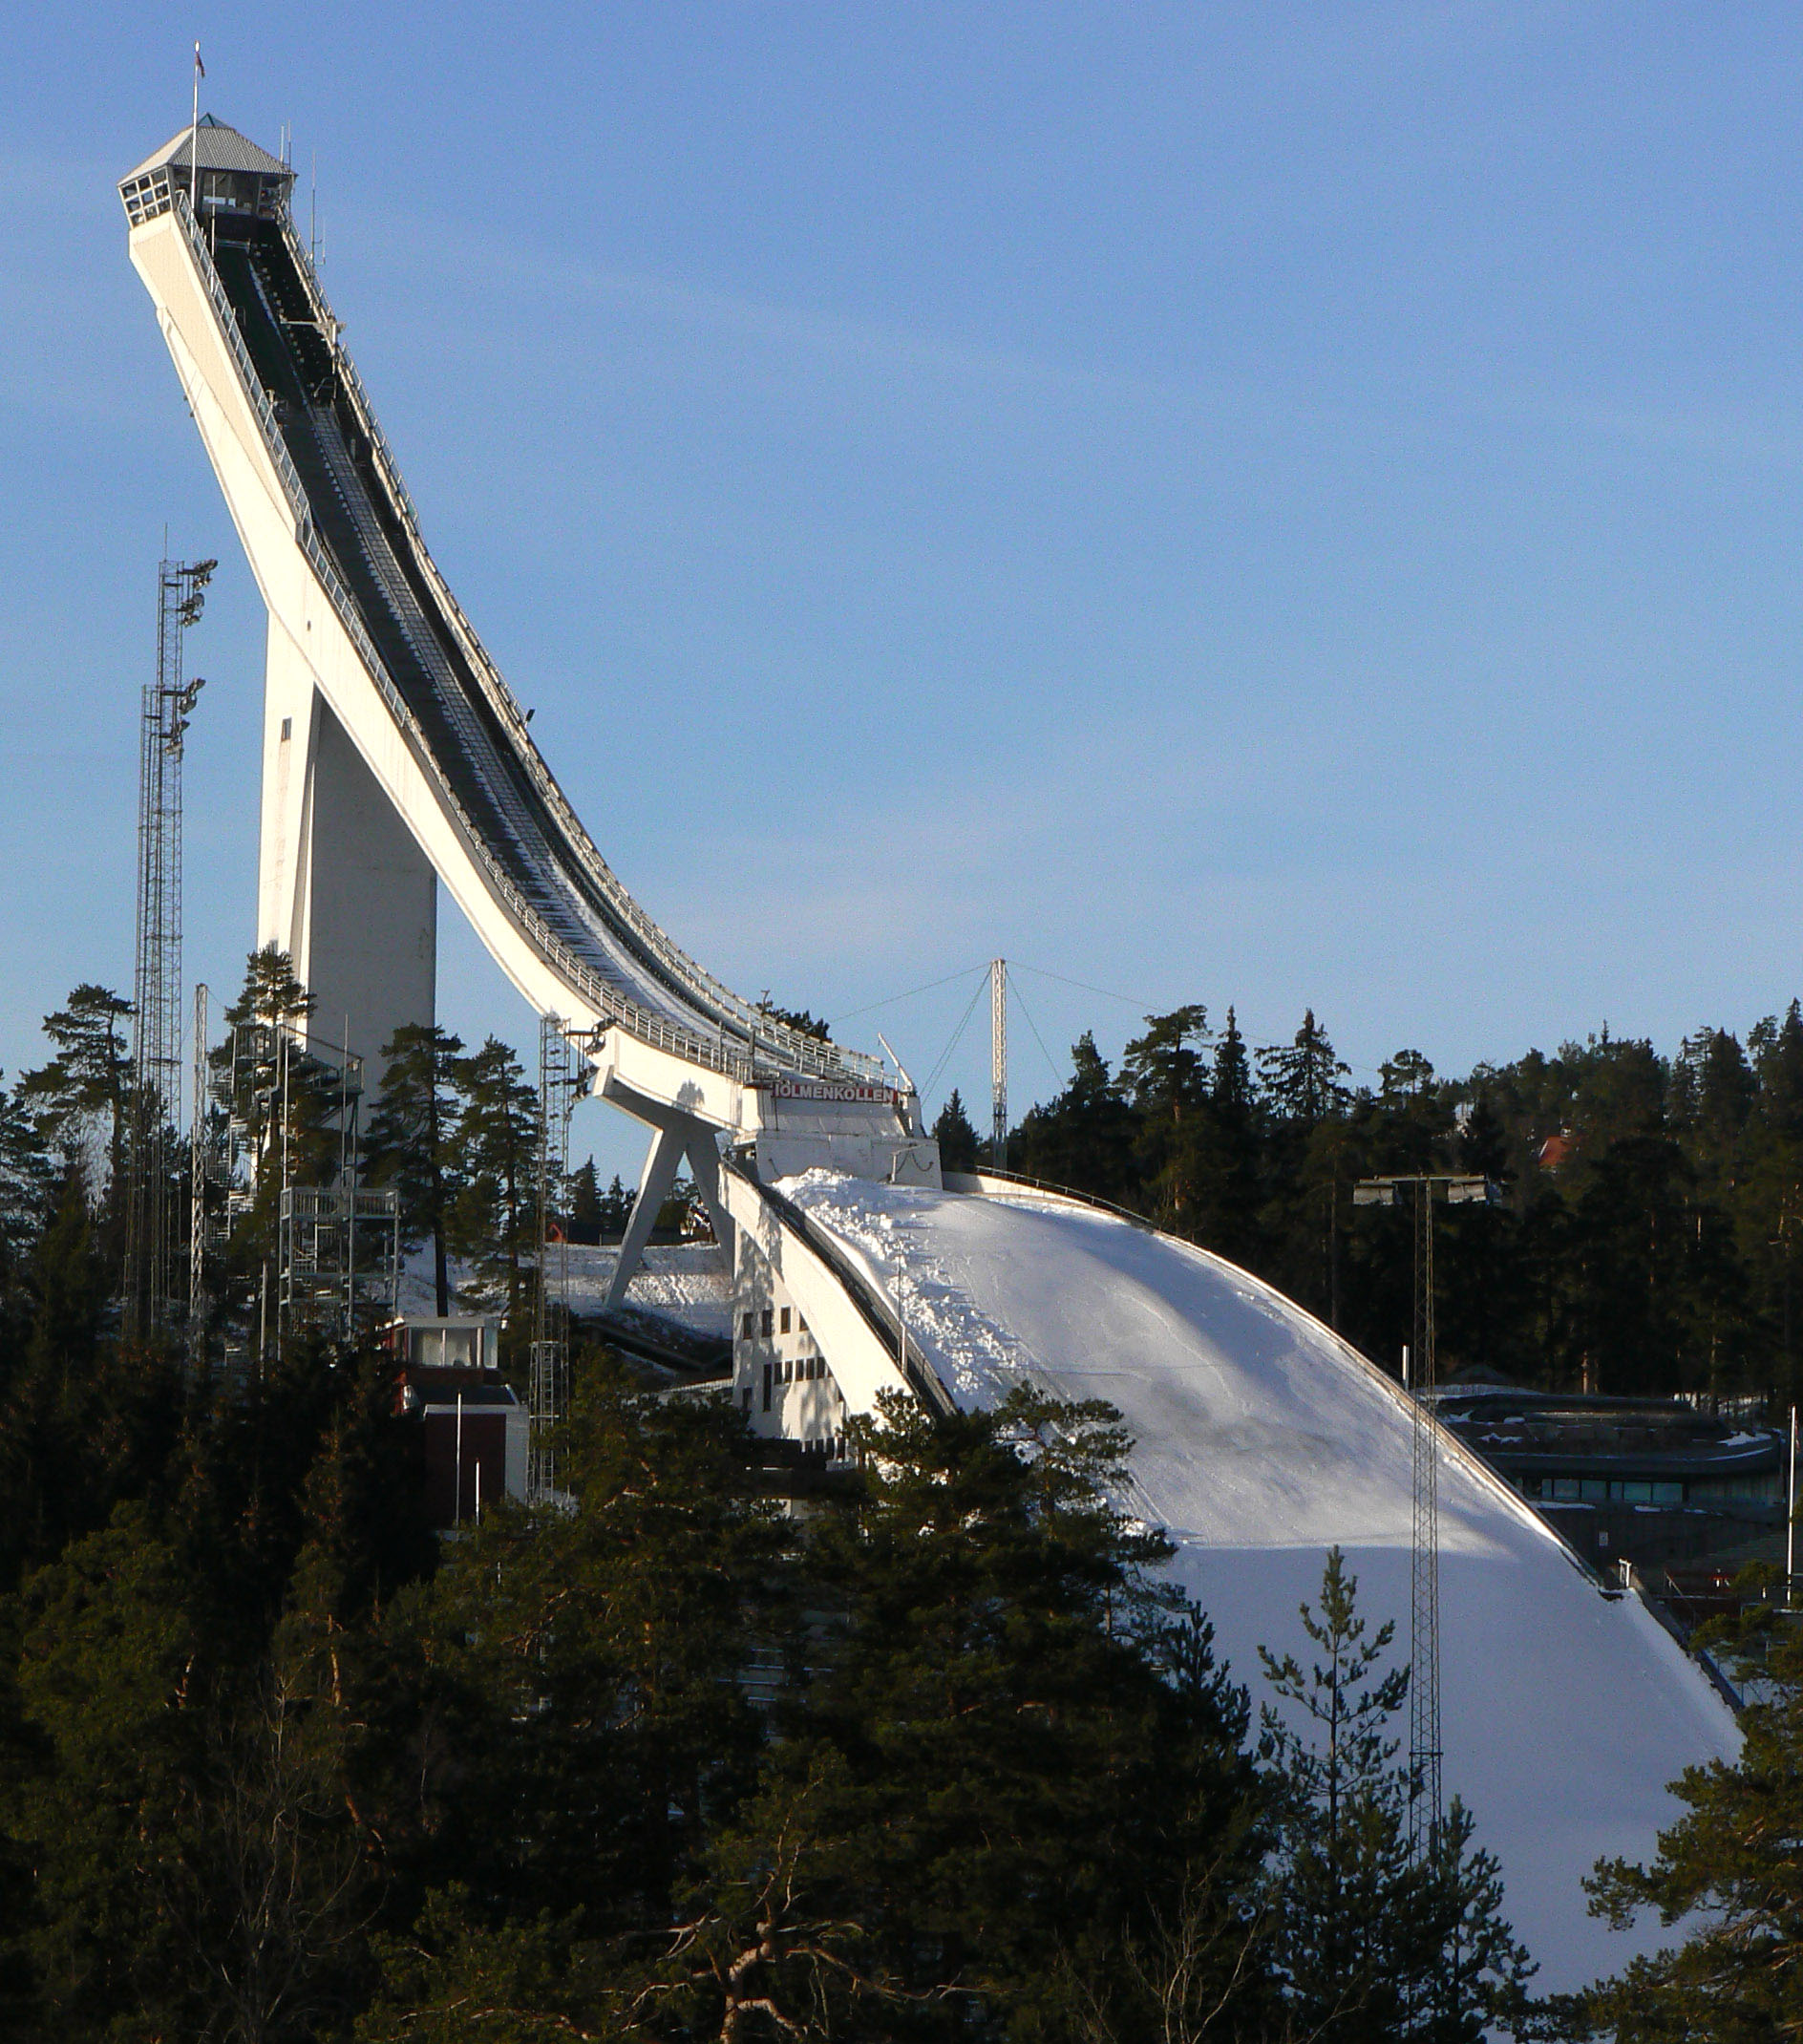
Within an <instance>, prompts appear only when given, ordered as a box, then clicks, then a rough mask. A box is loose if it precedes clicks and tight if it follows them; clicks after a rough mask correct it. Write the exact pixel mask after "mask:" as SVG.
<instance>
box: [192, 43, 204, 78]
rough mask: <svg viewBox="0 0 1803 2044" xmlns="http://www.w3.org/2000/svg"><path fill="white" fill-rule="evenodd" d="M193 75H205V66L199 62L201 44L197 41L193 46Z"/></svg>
mask: <svg viewBox="0 0 1803 2044" xmlns="http://www.w3.org/2000/svg"><path fill="white" fill-rule="evenodd" d="M194 75H195V76H196V77H197V78H203V77H205V76H206V66H205V65H204V64H202V62H201V46H200V44H199V43H196V44H195V46H194Z"/></svg>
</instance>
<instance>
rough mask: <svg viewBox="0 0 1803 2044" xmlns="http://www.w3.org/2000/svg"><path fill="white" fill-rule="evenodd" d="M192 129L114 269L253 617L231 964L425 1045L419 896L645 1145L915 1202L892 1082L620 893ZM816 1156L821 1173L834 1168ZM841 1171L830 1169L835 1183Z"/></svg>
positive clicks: (356, 399)
mask: <svg viewBox="0 0 1803 2044" xmlns="http://www.w3.org/2000/svg"><path fill="white" fill-rule="evenodd" d="M292 182H293V178H292V172H291V171H290V170H289V168H288V166H287V165H286V164H285V163H283V162H282V161H281V160H278V159H277V158H274V157H272V156H270V155H268V154H267V152H265V151H264V150H262V149H260V148H258V147H257V145H256V144H255V143H253V142H251V141H249V140H247V139H246V138H244V136H242V135H240V134H238V133H237V131H236V130H234V129H231V128H228V127H224V126H223V125H221V124H220V123H218V122H216V121H213V120H212V119H211V118H210V117H209V118H208V119H206V120H204V121H202V122H201V123H200V124H199V126H198V127H197V128H195V129H194V130H192V131H190V130H188V129H183V130H182V131H181V133H180V134H179V135H178V136H176V137H175V138H172V139H171V141H170V142H169V143H167V144H166V145H165V146H164V148H162V149H161V150H159V152H158V153H157V154H156V155H155V156H153V157H151V158H150V159H149V160H147V161H146V162H144V163H143V164H140V165H139V166H138V169H137V170H135V171H134V172H133V173H132V174H131V175H130V176H129V177H128V178H126V179H125V180H124V181H122V182H121V184H120V195H121V198H122V200H123V202H124V205H125V210H126V216H127V220H128V222H129V224H130V246H131V254H132V261H133V263H134V265H135V266H137V268H138V272H139V274H140V275H141V277H142V278H143V280H144V282H145V284H146V286H147V287H148V288H149V290H150V293H151V296H152V298H153V300H154V301H155V303H156V307H157V311H158V317H159V324H160V326H161V328H162V331H163V335H164V338H165V340H166V341H167V343H168V346H169V351H170V353H171V355H172V357H173V358H174V361H175V365H176V368H177V371H178V373H179V374H180V379H181V384H182V388H183V390H184V392H185V394H186V395H187V398H188V402H189V405H190V408H191V409H192V411H193V414H194V418H195V423H196V425H197V426H198V427H199V429H200V433H201V436H202V440H203V442H204V443H205V446H206V450H207V453H208V455H209V457H210V458H211V459H212V462H213V466H214V469H215V471H216V472H217V474H218V476H219V479H220V483H221V486H222V488H223V492H224V495H225V499H226V502H227V504H228V506H229V507H230V510H231V514H232V518H233V520H234V522H235V523H236V525H237V527H238V531H239V534H240V537H241V539H242V540H243V542H244V550H245V553H246V555H247V556H248V559H249V562H250V565H251V568H252V571H253V573H254V574H255V576H256V578H257V582H258V586H259V587H260V589H261V591H262V593H263V596H264V599H265V604H266V605H267V607H268V612H269V653H268V677H267V684H266V697H265V749H264V802H263V834H262V853H261V873H260V908H259V942H260V943H275V944H277V945H279V946H280V947H282V948H283V949H285V950H286V951H287V952H288V953H289V954H290V956H291V957H292V958H293V959H294V961H295V965H296V969H297V971H298V972H299V974H300V977H301V978H302V980H303V982H304V983H305V984H306V985H307V986H308V989H309V990H311V991H312V992H313V993H314V994H315V997H316V1013H317V1015H318V1017H319V1026H320V1027H321V1028H322V1029H323V1030H329V1032H330V1033H336V1031H337V1030H338V1028H340V1027H341V1026H344V1025H345V1024H346V1023H348V1027H349V1031H350V1038H351V1043H352V1047H353V1048H355V1049H356V1050H358V1051H360V1052H362V1053H363V1054H364V1055H365V1057H366V1058H367V1059H369V1060H370V1061H371V1070H372V1071H374V1070H375V1069H377V1065H376V1060H377V1057H378V1054H379V1052H380V1049H381V1046H382V1044H383V1042H384V1041H386V1039H387V1037H388V1035H389V1034H390V1033H392V1029H393V1027H394V1026H395V1025H396V1024H397V1023H400V1022H423V1021H430V1020H431V1019H432V1015H433V1004H434V978H435V942H436V938H435V884H436V883H437V882H442V884H444V885H445V886H446V887H447V888H448V889H449V891H450V893H451V895H452V897H453V898H454V900H455V901H456V904H457V905H458V906H459V907H460V908H461V909H462V911H463V913H464V914H465V915H466V916H467V917H468V919H469V921H470V923H471V925H472V926H474V928H475V929H476V931H477V935H478V936H479V937H480V938H481V940H482V942H483V943H484V945H485V946H486V947H487V948H488V949H489V951H490V952H491V953H492V954H493V956H494V957H495V959H496V960H497V962H498V964H499V965H500V967H501V969H502V970H503V971H504V972H505V973H506V974H507V976H508V977H509V978H510V979H511V980H512V981H513V983H514V984H515V986H516V987H518V988H519V990H520V992H521V993H522V994H523V995H524V996H525V997H526V999H527V1000H528V1001H529V1002H530V1003H531V1004H532V1005H533V1007H534V1008H535V1009H536V1010H537V1011H539V1012H540V1013H541V1014H543V1015H555V1016H557V1017H559V1018H560V1019H561V1020H562V1022H563V1023H564V1024H565V1026H566V1027H567V1028H568V1029H569V1031H570V1032H571V1033H588V1034H589V1035H590V1037H591V1039H592V1041H593V1042H594V1044H595V1046H596V1056H597V1063H598V1065H599V1067H600V1068H601V1075H602V1084H603V1090H604V1092H606V1093H608V1094H609V1095H610V1096H611V1097H614V1098H616V1099H617V1100H618V1101H619V1102H620V1104H622V1105H626V1106H627V1107H628V1109H629V1110H631V1111H633V1112H640V1111H641V1110H646V1111H647V1112H646V1113H645V1114H644V1115H643V1117H642V1118H647V1119H649V1120H650V1121H651V1122H652V1125H653V1126H654V1127H661V1126H663V1124H664V1122H665V1121H666V1120H667V1119H668V1118H669V1117H670V1116H671V1115H677V1116H680V1117H683V1118H685V1119H684V1123H683V1131H682V1133H683V1135H684V1139H685V1141H687V1140H688V1139H690V1138H692V1137H693V1135H694V1133H695V1131H696V1130H697V1129H701V1128H706V1129H710V1130H728V1131H732V1132H733V1133H734V1134H735V1135H738V1136H749V1137H753V1138H754V1137H757V1136H759V1135H760V1134H761V1135H769V1134H770V1133H771V1132H773V1131H780V1130H784V1129H786V1130H788V1131H790V1132H791V1133H792V1134H812V1135H813V1136H815V1137H817V1138H820V1139H827V1138H831V1139H837V1140H839V1141H840V1142H841V1144H842V1143H843V1142H845V1141H850V1142H851V1143H852V1144H853V1148H854V1150H856V1147H857V1144H858V1142H859V1141H861V1142H862V1143H863V1144H864V1145H865V1148H866V1150H867V1151H868V1153H869V1154H868V1156H867V1157H866V1158H865V1159H864V1160H863V1161H864V1162H866V1163H868V1164H869V1165H870V1166H871V1167H872V1168H877V1169H879V1170H880V1171H882V1172H883V1174H884V1175H888V1172H890V1171H893V1170H894V1169H896V1168H897V1155H898V1153H903V1154H902V1161H901V1170H902V1175H904V1176H905V1175H908V1174H909V1172H912V1173H913V1174H914V1175H916V1176H919V1175H922V1174H925V1175H927V1176H929V1177H931V1178H936V1177H937V1159H936V1151H932V1150H931V1146H930V1145H927V1144H923V1132H922V1130H921V1128H920V1125H919V1117H918V1103H916V1102H914V1101H913V1099H912V1096H911V1089H910V1088H909V1087H908V1086H907V1084H906V1081H905V1078H904V1076H903V1075H901V1074H900V1073H899V1072H892V1071H891V1070H889V1069H888V1068H887V1067H885V1065H884V1064H883V1062H882V1061H881V1060H880V1059H879V1058H876V1057H873V1056H868V1055H865V1054H859V1053H858V1052H854V1051H848V1050H843V1049H841V1048H839V1047H838V1046H837V1045H834V1044H830V1043H825V1042H821V1041H819V1040H817V1039H816V1038H815V1037H814V1036H811V1035H809V1034H806V1033H801V1032H798V1031H796V1030H794V1029H792V1028H789V1027H788V1026H786V1025H785V1024H783V1023H782V1022H780V1021H779V1020H777V1019H776V1018H775V1017H774V1015H772V1014H771V1013H769V1012H768V1011H766V1010H765V1009H763V1008H761V1007H759V1006H758V1005H756V1004H754V1003H753V1002H750V1001H748V1000H745V999H744V998H742V997H741V996H739V995H737V994H735V993H733V992H732V990H730V989H728V988H727V987H725V986H723V985H722V984H721V983H720V982H719V981H718V980H717V979H715V978H714V977H713V976H712V975H711V973H709V972H707V971H705V970H704V969H702V968H701V967H700V966H699V965H697V964H696V962H695V961H694V960H693V959H692V958H690V957H689V955H688V953H687V952H686V951H684V950H683V949H682V947H680V946H679V945H678V944H677V943H676V942H675V941H674V940H673V939H672V938H671V937H670V936H669V935H668V933H667V932H666V931H665V930H664V929H662V928H661V927H660V926H658V925H657V923H656V922H655V921H654V920H653V919H652V918H651V917H650V916H649V915H648V914H647V913H646V911H645V910H644V909H643V908H642V907H641V906H640V905H638V903H637V902H635V901H634V900H633V899H632V897H631V896H630V895H629V894H628V893H627V891H626V888H625V887H624V886H623V885H622V884H621V883H620V881H619V879H618V878H617V877H616V876H615V874H614V873H613V872H612V871H611V869H610V868H609V867H608V865H607V863H606V862H605V860H604V859H603V857H602V855H601V853H600V851H599V850H598V848H597V847H596V845H595V843H594V841H593V840H592V839H591V838H590V836H589V834H588V832H587V831H586V830H585V829H584V828H583V824H582V822H581V820H579V819H578V817H577V816H576V813H575V811H574V809H573V808H572V807H571V805H570V803H569V801H568V800H567V799H566V798H565V797H564V795H563V792H562V789H561V788H560V787H559V785H558V782H557V780H556V777H554V776H553V774H552V773H551V770H550V768H549V767H548V765H547V764H546V763H545V760H544V758H543V756H541V753H540V751H539V749H538V747H537V745H536V744H535V743H534V742H533V739H532V735H531V734H530V732H529V731H528V730H527V719H526V717H525V715H524V713H522V712H521V710H520V705H519V703H518V702H517V701H516V699H515V698H514V696H513V694H512V692H510V691H509V689H508V688H507V686H506V684H505V683H504V682H503V681H502V679H501V677H500V675H499V674H498V671H496V668H495V665H494V663H493V662H492V661H491V660H490V659H489V657H488V655H487V653H486V651H485V650H484V649H483V647H482V645H481V642H480V641H479V639H478V638H477V635H476V632H475V630H474V629H473V628H472V627H471V626H470V623H469V621H468V620H467V619H466V618H465V617H464V615H463V612H462V611H461V609H460V608H459V607H458V606H457V604H456V599H455V598H454V597H453V595H452V594H451V591H450V590H449V588H448V587H447V586H446V585H445V583H444V580H443V578H442V576H441V575H440V574H439V572H438V570H437V568H436V566H435V564H434V562H433V559H432V556H431V554H430V552H429V551H428V549H427V547H426V544H425V542H424V540H423V538H422V537H421V535H420V530H419V524H418V520H417V518H416V516H415V514H414V506H413V503H412V500H411V499H410V498H409V496H408V494H407V491H406V488H405V486H404V485H403V483H402V481H401V479H400V474H399V471H398V469H397V467H396V465H395V462H394V459H393V458H392V454H391V453H390V451H389V448H388V445H387V442H386V441H385V440H384V438H383V436H382V432H381V429H380V427H379V425H378V424H377V422H376V419H375V415H374V412H373V410H372V409H371V405H370V402H369V399H368V397H367V396H366V394H365V393H364V390H363V387H362V384H361V383H360V381H359V379H358V377H357V373H356V371H355V368H354V367H353V365H352V364H351V361H350V356H349V355H348V354H347V352H346V351H345V349H344V346H343V341H342V330H341V328H340V325H339V322H338V320H337V318H336V316H335V314H334V313H333V312H332V309H331V308H330V307H329V304H328V303H327V300H326V297H325V294H324V292H323V291H322V289H321V288H320V284H319V279H318V277H317V276H316V275H315V274H314V271H313V267H312V265H311V263H310V261H309V260H308V253H307V251H306V249H305V248H304V247H303V246H302V245H301V242H300V240H299V239H298V237H297V236H296V234H295V231H294V225H293V222H292V220H291V218H290V216H289V210H288V200H289V194H290V190H291V186H292ZM840 1160H841V1161H845V1160H846V1159H845V1158H843V1157H841V1159H840ZM853 1167H854V1168H857V1167H858V1161H857V1160H856V1159H855V1158H854V1159H853Z"/></svg>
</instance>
